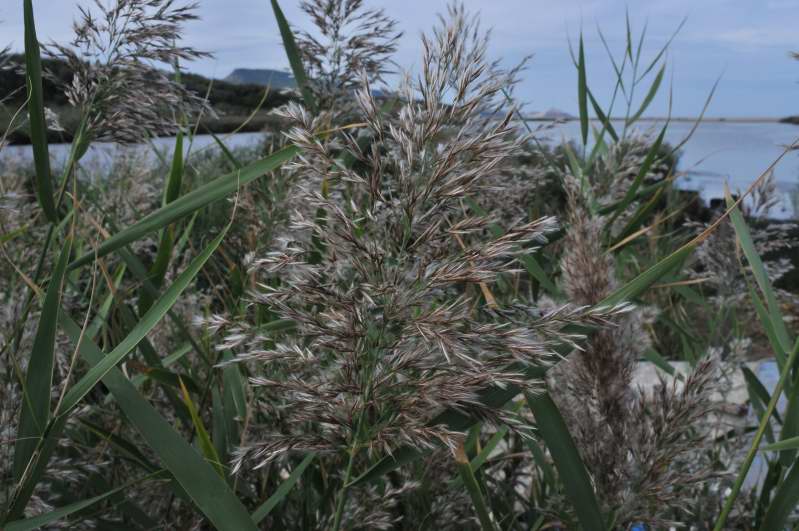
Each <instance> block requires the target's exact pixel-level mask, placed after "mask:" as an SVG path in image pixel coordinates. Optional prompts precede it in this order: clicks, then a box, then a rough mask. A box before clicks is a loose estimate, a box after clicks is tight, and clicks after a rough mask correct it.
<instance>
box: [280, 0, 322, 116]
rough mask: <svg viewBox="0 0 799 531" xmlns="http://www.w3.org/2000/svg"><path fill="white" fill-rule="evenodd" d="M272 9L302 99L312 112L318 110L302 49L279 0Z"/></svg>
mask: <svg viewBox="0 0 799 531" xmlns="http://www.w3.org/2000/svg"><path fill="white" fill-rule="evenodd" d="M271 2H272V11H274V12H275V19H277V27H278V28H279V29H280V37H281V38H282V39H283V48H285V50H286V56H287V57H288V60H289V65H291V72H292V73H293V74H294V79H295V80H296V81H297V88H299V89H300V92H301V93H302V99H303V101H304V102H305V105H306V106H307V107H308V109H310V110H311V111H312V112H316V110H317V109H316V101H315V100H314V96H313V93H312V92H311V87H310V86H309V85H308V76H307V75H306V74H305V67H304V66H303V65H302V58H301V57H300V49H299V48H298V47H297V42H296V41H295V40H294V33H293V32H292V31H291V27H290V26H289V23H288V20H286V16H285V15H284V14H283V10H282V9H280V4H278V3H277V0H271Z"/></svg>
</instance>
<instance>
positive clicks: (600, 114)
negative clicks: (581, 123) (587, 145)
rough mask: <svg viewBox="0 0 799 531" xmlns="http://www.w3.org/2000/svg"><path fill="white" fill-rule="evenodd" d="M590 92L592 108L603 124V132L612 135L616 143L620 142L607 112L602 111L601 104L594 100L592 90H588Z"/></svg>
mask: <svg viewBox="0 0 799 531" xmlns="http://www.w3.org/2000/svg"><path fill="white" fill-rule="evenodd" d="M586 90H587V92H588V98H589V99H590V100H591V107H593V108H594V113H595V114H596V116H597V118H599V120H600V121H601V122H602V128H603V131H604V130H607V132H608V133H609V134H610V136H611V138H613V141H614V142H618V141H619V135H618V133H616V129H615V128H614V127H613V124H612V123H611V122H610V119H609V118H608V117H607V116H606V115H605V112H604V111H603V110H602V107H600V106H599V103H598V102H597V101H596V99H594V95H593V94H592V93H591V90H590V89H586Z"/></svg>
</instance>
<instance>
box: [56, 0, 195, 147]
mask: <svg viewBox="0 0 799 531" xmlns="http://www.w3.org/2000/svg"><path fill="white" fill-rule="evenodd" d="M93 7H94V9H91V8H88V7H79V9H80V14H81V16H80V20H78V21H76V22H75V23H74V24H73V30H74V38H73V40H72V41H71V42H70V43H69V44H67V45H64V44H59V43H50V44H49V45H48V46H46V48H45V50H46V52H47V53H48V54H49V55H50V56H52V57H55V58H59V59H63V60H65V61H66V62H67V64H68V65H69V67H70V69H71V70H72V72H73V77H72V82H71V83H70V84H69V85H68V86H66V87H64V92H65V94H66V96H67V99H68V100H69V102H70V104H72V105H73V106H75V107H77V108H78V109H79V110H80V112H81V116H82V127H83V130H82V131H78V133H79V134H82V135H84V136H85V138H86V139H98V140H113V141H117V142H123V143H136V142H141V141H142V139H144V138H148V137H150V136H157V135H163V134H170V133H174V132H175V131H176V130H177V128H178V127H179V124H180V119H181V117H183V116H196V115H197V114H198V113H199V112H201V111H204V110H208V109H207V108H206V107H207V105H206V104H205V102H204V101H203V100H202V99H201V98H200V97H199V96H197V95H195V94H193V93H191V92H189V91H187V90H186V89H185V88H184V87H183V86H182V85H181V84H180V83H178V82H177V81H176V80H175V79H173V78H172V77H170V75H169V74H168V73H167V72H165V71H163V70H160V69H159V66H160V67H166V68H169V69H172V68H174V67H175V66H176V65H177V64H178V61H191V60H194V59H197V58H200V57H205V56H208V55H209V54H207V53H205V52H201V51H198V50H195V49H194V48H191V47H187V46H179V45H177V44H176V43H177V42H178V41H179V40H180V38H181V33H182V30H183V25H184V24H185V23H186V22H189V21H191V20H194V19H196V18H197V16H196V15H195V14H194V10H195V9H196V7H197V4H194V3H191V4H186V5H177V4H176V2H175V1H174V0H115V1H114V2H111V3H110V4H106V3H105V2H103V1H102V0H94V6H93Z"/></svg>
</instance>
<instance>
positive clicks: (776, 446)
mask: <svg viewBox="0 0 799 531" xmlns="http://www.w3.org/2000/svg"><path fill="white" fill-rule="evenodd" d="M797 449H799V437H790V438H788V439H783V440H781V441H778V442H775V443H773V444H767V445H765V446H764V447H763V448H761V449H760V451H761V452H784V451H786V450H797Z"/></svg>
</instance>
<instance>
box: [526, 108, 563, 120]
mask: <svg viewBox="0 0 799 531" xmlns="http://www.w3.org/2000/svg"><path fill="white" fill-rule="evenodd" d="M527 119H529V120H574V119H575V117H574V116H572V115H571V114H569V113H567V112H564V111H561V110H560V109H555V108H551V109H548V110H546V111H543V112H532V113H529V114H528V115H527Z"/></svg>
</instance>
